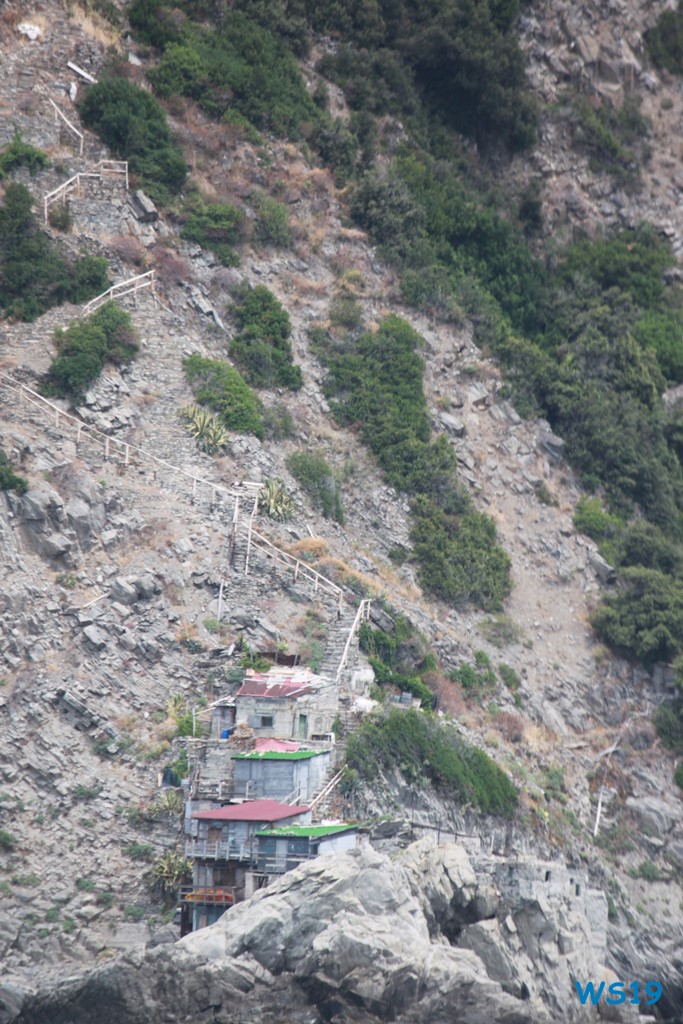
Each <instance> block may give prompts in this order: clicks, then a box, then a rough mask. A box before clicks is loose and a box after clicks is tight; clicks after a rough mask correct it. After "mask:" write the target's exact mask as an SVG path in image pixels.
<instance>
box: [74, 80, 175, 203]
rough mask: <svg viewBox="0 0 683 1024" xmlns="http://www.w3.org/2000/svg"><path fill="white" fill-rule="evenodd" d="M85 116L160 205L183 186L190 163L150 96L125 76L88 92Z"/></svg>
mask: <svg viewBox="0 0 683 1024" xmlns="http://www.w3.org/2000/svg"><path fill="white" fill-rule="evenodd" d="M80 114H81V120H82V121H83V124H84V125H86V127H88V128H92V129H93V130H94V131H96V132H97V134H98V135H99V136H100V138H101V139H102V141H103V142H105V143H106V145H107V146H109V148H110V149H111V150H112V152H113V153H114V154H115V155H116V156H118V157H120V158H121V159H122V160H127V161H128V165H129V168H130V171H131V173H132V174H134V175H136V176H138V177H139V178H140V181H141V184H142V187H143V188H144V189H145V192H147V193H148V194H149V195H150V197H151V198H152V199H153V200H154V201H155V202H158V203H167V202H168V201H169V200H170V198H171V196H172V195H173V194H174V193H176V192H178V191H180V189H181V188H182V187H183V185H184V184H185V179H186V177H187V165H186V164H185V161H184V159H183V156H182V153H181V151H180V148H179V146H178V144H177V143H176V142H175V140H174V139H173V136H172V135H171V131H170V129H169V127H168V124H167V121H166V115H165V113H164V111H163V109H162V107H161V106H160V105H159V103H158V102H157V100H155V98H154V97H153V96H151V95H150V93H148V92H146V91H145V90H144V89H141V88H140V87H139V86H137V85H134V84H133V83H132V82H129V81H128V80H127V79H124V78H103V79H101V80H100V81H99V82H98V83H97V85H92V86H90V88H89V89H88V90H87V92H86V94H85V97H84V99H83V100H82V102H81V104H80Z"/></svg>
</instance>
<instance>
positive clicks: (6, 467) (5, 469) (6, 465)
mask: <svg viewBox="0 0 683 1024" xmlns="http://www.w3.org/2000/svg"><path fill="white" fill-rule="evenodd" d="M27 490H28V480H26V479H25V478H24V477H23V476H18V475H17V474H16V473H15V472H14V467H13V466H12V463H11V462H10V460H9V458H8V456H7V452H5V451H4V450H3V449H2V448H0V491H16V492H17V494H26V491H27Z"/></svg>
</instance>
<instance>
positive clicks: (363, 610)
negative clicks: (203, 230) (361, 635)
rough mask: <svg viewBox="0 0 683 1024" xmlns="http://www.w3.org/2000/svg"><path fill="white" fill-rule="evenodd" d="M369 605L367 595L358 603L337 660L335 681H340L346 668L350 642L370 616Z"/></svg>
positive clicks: (369, 601)
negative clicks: (339, 658)
mask: <svg viewBox="0 0 683 1024" xmlns="http://www.w3.org/2000/svg"><path fill="white" fill-rule="evenodd" d="M371 605H372V600H371V599H370V598H367V597H366V598H363V600H362V601H361V603H360V604H359V605H358V611H357V612H356V617H355V619H354V620H353V625H352V626H351V629H350V630H349V635H348V637H347V638H346V644H345V645H344V650H343V652H342V656H341V660H340V662H339V668H338V669H337V675H336V677H335V679H336V682H337V683H339V682H340V680H341V676H342V672H343V671H344V669H345V668H346V663H347V661H348V660H349V651H350V650H351V644H352V642H353V638H354V636H355V635H356V633H357V632H358V630H359V629H360V625H361V622H367V620H368V619H369V618H370V607H371Z"/></svg>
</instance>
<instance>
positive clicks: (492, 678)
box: [449, 651, 496, 701]
mask: <svg viewBox="0 0 683 1024" xmlns="http://www.w3.org/2000/svg"><path fill="white" fill-rule="evenodd" d="M482 655H483V657H482ZM449 678H450V680H451V682H453V683H459V684H460V686H461V687H462V689H463V690H464V691H465V693H466V694H467V695H468V696H470V697H476V698H477V700H479V701H481V700H482V699H483V697H484V694H485V692H486V691H487V690H490V689H491V687H493V686H495V682H496V674H495V672H494V671H493V669H492V668H491V662H490V661H489V659H488V657H487V656H486V654H484V652H483V651H477V652H476V654H475V660H474V665H471V664H467V663H464V664H462V665H460V666H459V667H458V668H456V669H454V670H453V671H452V672H451V673H449Z"/></svg>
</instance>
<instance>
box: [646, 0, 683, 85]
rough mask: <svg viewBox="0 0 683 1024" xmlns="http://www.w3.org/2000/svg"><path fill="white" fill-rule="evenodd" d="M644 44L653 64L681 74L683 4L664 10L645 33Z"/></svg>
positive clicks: (682, 59) (682, 64)
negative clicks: (672, 9)
mask: <svg viewBox="0 0 683 1024" xmlns="http://www.w3.org/2000/svg"><path fill="white" fill-rule="evenodd" d="M645 45H646V46H647V51H648V53H649V54H650V58H651V59H652V62H653V64H656V65H657V67H659V68H666V70H667V71H670V72H671V73H672V74H674V75H680V74H683V6H682V5H681V3H680V0H679V4H678V7H677V8H676V10H675V11H670V10H665V11H662V13H661V14H660V15H659V18H658V19H657V23H656V25H655V26H654V27H653V28H651V29H650V31H649V32H647V33H646V34H645Z"/></svg>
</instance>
